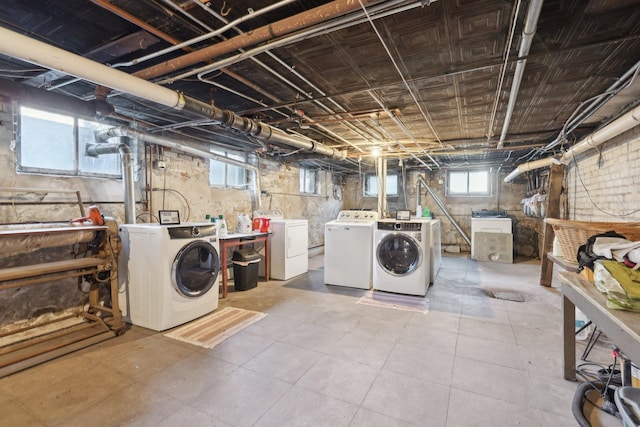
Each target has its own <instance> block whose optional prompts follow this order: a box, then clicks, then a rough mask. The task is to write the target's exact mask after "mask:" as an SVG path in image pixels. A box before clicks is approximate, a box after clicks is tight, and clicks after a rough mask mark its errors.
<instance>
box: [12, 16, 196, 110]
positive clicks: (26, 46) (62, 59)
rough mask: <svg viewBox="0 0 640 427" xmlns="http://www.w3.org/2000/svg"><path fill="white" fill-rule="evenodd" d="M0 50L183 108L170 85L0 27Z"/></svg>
mask: <svg viewBox="0 0 640 427" xmlns="http://www.w3.org/2000/svg"><path fill="white" fill-rule="evenodd" d="M0 52H1V53H3V54H5V55H7V56H11V57H13V58H18V59H21V60H23V61H26V62H29V63H31V64H35V65H39V66H41V67H44V68H48V69H51V70H56V71H60V72H63V73H65V74H68V75H70V76H74V77H79V78H81V79H83V80H87V81H90V82H92V83H95V84H97V85H102V86H107V87H110V88H112V89H115V90H118V91H121V92H125V93H130V94H132V95H135V96H138V97H140V98H143V99H146V100H148V101H153V102H156V103H158V104H161V105H165V106H167V107H171V108H176V109H182V107H183V106H184V97H183V96H182V95H181V94H180V93H178V92H176V91H174V90H171V89H167V88H164V87H162V86H159V85H157V84H155V83H151V82H148V81H146V80H142V79H137V78H134V77H132V76H131V75H130V74H127V73H125V72H123V71H119V70H115V69H113V68H111V67H107V66H106V65H103V64H100V63H99V62H96V61H92V60H90V59H87V58H83V57H82V56H80V55H76V54H74V53H71V52H67V51H66V50H63V49H59V48H57V47H55V46H51V45H48V44H46V43H42V42H40V41H38V40H34V39H32V38H29V37H27V36H23V35H22V34H18V33H16V32H14V31H11V30H7V29H6V28H0Z"/></svg>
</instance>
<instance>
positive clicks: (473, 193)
mask: <svg viewBox="0 0 640 427" xmlns="http://www.w3.org/2000/svg"><path fill="white" fill-rule="evenodd" d="M478 172H483V173H485V174H486V177H487V190H486V191H482V192H477V191H470V190H469V183H470V176H471V174H474V173H478ZM452 173H454V174H466V181H467V182H466V189H467V190H466V192H464V193H463V192H452V191H451V182H452V178H451V174H452ZM445 194H446V196H447V197H491V196H492V195H493V180H492V174H491V169H489V168H483V169H464V170H461V169H449V170H447V181H446V186H445Z"/></svg>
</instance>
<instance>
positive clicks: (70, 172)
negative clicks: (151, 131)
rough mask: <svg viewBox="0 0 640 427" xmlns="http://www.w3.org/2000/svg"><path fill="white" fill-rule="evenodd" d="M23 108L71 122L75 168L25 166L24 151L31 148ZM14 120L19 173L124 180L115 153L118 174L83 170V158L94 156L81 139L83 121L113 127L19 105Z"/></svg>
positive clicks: (17, 170) (119, 161) (17, 169)
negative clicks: (24, 125) (85, 149)
mask: <svg viewBox="0 0 640 427" xmlns="http://www.w3.org/2000/svg"><path fill="white" fill-rule="evenodd" d="M23 108H25V109H28V110H32V111H35V112H41V113H45V114H47V115H57V116H60V117H62V118H66V119H69V120H70V121H71V123H70V125H71V126H72V129H71V135H70V136H71V141H70V143H71V145H72V150H73V162H72V163H73V166H72V168H71V169H58V168H52V167H41V166H25V165H24V164H23V163H24V159H23V149H24V150H27V149H28V148H29V147H26V145H27V144H28V142H25V139H24V134H23V131H22V125H23V122H24V119H23ZM14 118H15V120H14V135H15V143H16V147H15V150H16V158H17V165H16V172H17V173H21V174H31V175H52V176H65V177H89V178H109V179H114V178H122V165H121V160H120V156H118V155H117V154H116V153H114V156H116V157H115V161H116V165H117V167H116V169H117V170H118V172H117V173H105V172H96V171H91V170H83V169H82V168H83V167H84V165H82V162H81V158H82V157H87V158H93V156H87V155H85V154H84V148H85V141H84V140H81V139H80V130H79V129H80V126H81V125H80V122H81V121H82V122H85V123H91V124H95V125H98V127H101V126H104V127H105V128H106V127H112V126H110V125H104V124H102V123H99V122H97V121H92V120H89V119H85V118H81V117H78V116H74V115H71V114H68V113H66V114H65V113H61V112H55V111H52V110H47V109H44V108H35V107H31V106H28V105H22V104H17V106H16V108H15V110H14ZM41 120H45V121H46V118H42V119H41ZM84 127H87V126H84ZM94 142H96V143H97V141H95V140H94ZM37 148H38V147H35V148H34V149H37Z"/></svg>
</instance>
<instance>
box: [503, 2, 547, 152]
mask: <svg viewBox="0 0 640 427" xmlns="http://www.w3.org/2000/svg"><path fill="white" fill-rule="evenodd" d="M542 3H543V0H531V3H529V10H528V11H527V18H526V19H527V20H526V22H525V24H524V30H522V41H521V42H520V51H519V52H518V58H522V59H519V60H518V62H517V63H516V70H515V72H514V73H513V84H512V85H511V93H510V94H509V103H508V104H507V111H506V113H505V116H504V123H503V125H502V133H501V134H500V140H499V141H498V148H502V146H503V145H504V140H505V138H506V136H507V131H508V130H509V124H510V123H511V116H512V114H513V110H514V109H515V106H516V99H518V92H519V91H520V83H522V76H523V75H524V67H525V65H527V59H526V56H527V55H529V49H531V43H532V42H533V36H534V35H535V33H536V26H537V25H538V18H539V17H540V11H541V10H542Z"/></svg>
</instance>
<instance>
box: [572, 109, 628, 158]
mask: <svg viewBox="0 0 640 427" xmlns="http://www.w3.org/2000/svg"><path fill="white" fill-rule="evenodd" d="M638 124H640V105H638V106H637V107H635V108H634V109H632V110H631V111H629V112H627V113H625V114H623V115H622V116H620V117H619V118H618V119H616V120H614V121H613V122H611V123H609V124H608V125H607V126H605V127H603V128H602V129H599V130H597V131H595V132H593V133H592V134H590V135H588V136H586V137H585V138H582V139H581V140H580V141H578V142H577V143H576V144H575V145H573V146H572V147H571V148H570V149H569V150H568V151H567V152H566V153H564V155H563V156H562V157H561V158H560V161H561V162H562V163H564V164H565V165H566V164H569V163H570V162H571V160H573V159H574V158H575V156H577V155H578V154H581V153H584V152H585V151H587V150H589V149H591V148H594V147H597V146H598V145H600V144H602V143H603V142H606V141H608V140H610V139H611V138H614V137H616V136H618V135H620V134H621V133H623V132H626V131H628V130H629V129H631V128H633V127H635V126H637V125H638Z"/></svg>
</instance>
